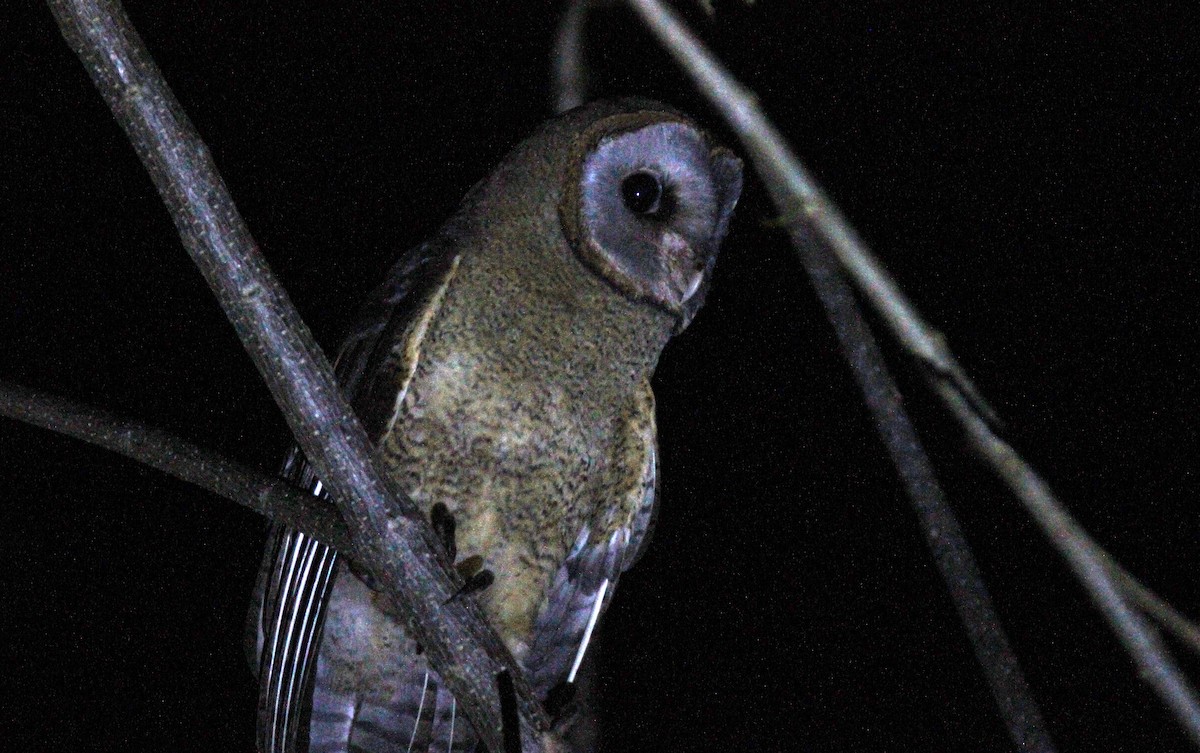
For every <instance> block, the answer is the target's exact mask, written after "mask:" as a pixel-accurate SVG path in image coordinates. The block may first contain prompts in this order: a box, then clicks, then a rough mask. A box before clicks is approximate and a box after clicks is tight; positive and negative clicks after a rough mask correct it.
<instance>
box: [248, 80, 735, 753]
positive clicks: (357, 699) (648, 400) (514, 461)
mask: <svg viewBox="0 0 1200 753" xmlns="http://www.w3.org/2000/svg"><path fill="white" fill-rule="evenodd" d="M740 181H741V173H740V163H739V162H738V161H737V160H736V158H734V157H733V156H732V155H730V154H729V153H728V152H727V151H725V150H724V149H721V148H720V147H715V146H714V145H712V144H711V143H710V141H709V140H708V137H707V136H706V135H705V134H704V133H703V132H701V131H700V130H698V129H697V128H696V127H695V126H694V125H692V124H691V123H690V121H688V120H687V119H685V118H683V117H682V116H680V115H679V114H678V113H675V112H673V111H670V110H669V109H666V108H664V107H663V106H661V105H658V104H656V103H650V102H645V101H620V102H608V103H598V104H595V105H590V106H586V107H584V108H579V109H577V110H574V111H572V112H570V113H567V114H566V115H564V116H561V117H560V118H558V119H556V120H554V121H550V122H549V123H548V124H547V125H546V126H544V127H543V128H542V129H541V130H540V131H538V132H537V133H536V134H535V135H534V136H532V137H530V138H529V139H527V140H526V141H525V142H523V143H522V144H521V145H519V146H518V147H517V148H516V149H514V150H513V152H511V153H510V154H509V156H508V157H507V158H506V159H505V161H504V162H503V163H502V164H501V166H500V167H499V168H497V170H496V171H494V172H493V173H492V175H490V176H489V177H488V178H487V179H486V180H485V181H482V182H481V183H480V184H478V185H477V186H476V187H475V188H474V189H473V190H472V191H471V193H470V194H468V196H467V198H466V200H465V201H464V204H463V206H462V208H461V209H460V211H459V212H458V213H457V214H456V215H455V217H454V218H452V219H451V220H450V221H449V222H448V223H446V225H445V226H444V227H443V228H442V230H441V231H440V232H439V233H438V234H437V236H435V238H433V239H432V240H431V241H429V242H428V243H426V244H424V245H423V246H421V247H419V248H417V249H414V250H413V251H412V252H410V253H409V254H407V255H406V256H405V257H404V258H402V259H401V261H400V262H399V263H398V264H397V265H396V267H395V268H394V269H393V270H392V273H391V275H390V277H389V280H388V282H387V284H385V285H384V286H383V287H382V288H381V289H379V290H378V291H376V294H375V296H374V298H373V299H372V301H371V302H370V303H369V304H368V306H367V307H366V309H365V311H364V314H363V317H362V324H361V325H360V327H359V328H358V330H357V331H356V332H355V333H354V334H353V335H352V336H351V337H350V338H349V339H348V340H347V342H346V343H345V345H344V346H343V348H342V351H341V353H340V355H339V358H338V374H339V378H340V379H341V380H342V383H343V386H344V388H345V389H346V390H347V393H348V395H349V397H350V398H351V401H352V403H353V405H354V407H355V410H356V412H357V413H358V414H359V416H360V418H361V419H362V420H363V422H364V425H365V426H366V428H367V431H368V432H369V433H370V434H371V435H372V438H373V439H374V440H375V441H376V445H377V448H378V451H379V452H380V453H381V454H382V455H383V457H384V458H385V460H386V465H387V466H388V468H389V469H390V471H391V472H392V473H393V474H394V477H395V478H396V479H397V481H398V483H399V485H400V487H401V488H402V489H404V490H405V491H406V492H407V493H408V494H409V495H410V496H411V497H412V499H413V501H414V502H415V503H416V504H417V505H418V506H419V507H420V508H421V509H423V510H426V511H432V510H433V509H434V507H435V506H437V505H444V506H445V508H444V509H445V510H447V511H448V512H449V514H450V517H451V519H452V520H453V522H454V545H455V546H456V548H457V553H458V556H459V558H460V560H461V561H462V563H463V565H464V567H463V568H460V569H463V570H464V572H469V571H479V570H487V571H490V572H491V573H492V574H493V575H494V580H493V581H492V583H491V585H490V586H488V587H487V588H485V589H483V590H482V591H481V592H479V593H478V594H476V595H472V596H464V597H463V598H477V599H479V600H480V601H481V604H482V606H483V608H484V611H485V613H486V614H487V615H488V618H489V620H490V621H491V623H492V625H493V626H494V627H495V628H496V630H497V631H498V632H499V634H500V636H501V638H502V639H503V640H504V642H505V643H506V644H507V645H508V647H509V649H510V650H511V651H512V653H513V655H514V656H515V657H516V658H517V659H518V660H519V661H521V662H522V663H523V665H524V666H525V668H526V671H527V674H528V676H529V679H530V681H531V683H532V685H533V687H534V690H535V692H537V693H539V694H543V695H544V694H545V693H547V692H548V691H550V689H551V688H553V687H554V686H555V685H557V684H559V683H561V682H563V681H564V680H567V679H568V678H570V679H574V672H575V670H576V669H577V667H578V664H579V660H580V658H581V657H582V654H583V650H584V648H585V647H586V638H587V636H588V635H590V632H591V629H592V628H593V627H594V623H595V621H596V618H597V617H598V616H599V614H600V613H601V612H602V611H603V607H604V606H605V605H606V604H607V602H608V599H610V598H611V595H612V592H613V589H614V588H615V585H616V581H617V578H618V576H619V575H620V573H621V572H622V571H623V570H624V569H626V568H627V567H628V566H629V565H630V564H632V562H633V560H634V559H635V558H636V554H637V552H638V551H639V549H640V546H641V545H642V544H643V543H644V542H645V540H646V538H647V533H648V529H649V526H650V522H651V520H652V516H653V511H654V504H655V499H654V491H655V477H656V471H657V469H656V464H657V463H656V452H655V430H654V404H653V395H652V394H651V392H650V387H649V378H650V376H651V374H652V373H653V370H654V367H655V364H656V363H657V361H658V357H659V354H660V352H661V350H662V348H663V346H664V345H665V344H666V342H667V340H668V339H669V338H670V337H671V335H672V334H673V333H674V332H677V331H678V330H680V329H682V327H683V326H686V324H687V322H688V321H689V320H690V318H691V316H692V315H694V313H695V311H696V310H697V309H698V308H699V305H700V303H701V301H702V299H703V294H704V291H705V289H706V288H707V284H708V278H709V276H710V274H711V270H712V265H713V262H714V260H715V255H716V251H717V245H718V244H719V242H720V240H721V239H722V237H723V236H724V233H725V228H726V226H727V223H728V219H729V216H730V214H731V212H732V208H733V204H734V203H735V202H736V200H737V196H738V193H739V191H740V185H741V183H740ZM293 465H294V466H295V467H294V468H293V472H295V471H296V470H297V469H298V468H299V466H300V465H301V464H299V463H293ZM308 480H309V481H314V480H312V479H308ZM275 540H276V546H275V547H274V548H273V549H272V551H271V552H270V553H269V554H268V558H267V560H268V561H267V563H266V564H265V567H264V574H263V577H262V579H261V581H260V586H261V594H260V606H259V607H257V608H256V610H255V611H254V613H253V617H254V618H255V623H256V625H255V645H254V648H255V652H256V656H257V662H258V666H259V671H260V684H261V692H260V709H259V715H260V722H259V725H260V728H259V746H260V749H262V750H264V751H283V750H303V749H308V750H311V751H314V752H315V751H322V752H332V751H347V750H362V751H369V752H370V753H383V751H392V750H405V751H409V750H411V751H416V750H421V751H425V750H437V751H444V750H467V749H469V748H470V747H471V746H473V745H474V739H475V738H474V735H473V733H472V732H471V730H470V727H469V725H468V724H467V722H466V720H465V719H462V718H461V717H460V716H458V715H457V713H456V711H457V709H456V704H455V702H454V699H453V698H452V697H451V696H450V695H449V693H448V692H447V691H446V690H445V689H444V688H443V687H442V683H441V682H440V680H439V678H438V677H437V675H436V673H434V672H432V671H431V670H430V669H429V667H428V665H427V663H426V661H425V659H424V657H423V656H422V655H421V654H420V652H419V647H418V646H416V645H415V643H414V642H413V641H412V640H410V639H409V638H408V637H407V636H406V635H405V633H404V631H403V630H402V629H401V628H400V626H399V625H398V624H397V623H396V622H395V621H394V620H393V619H392V618H391V617H389V616H388V615H387V614H386V613H385V612H384V611H383V610H382V609H381V608H380V601H379V600H380V599H381V597H379V596H378V595H377V594H376V593H375V592H373V591H372V590H371V589H370V588H369V587H368V586H367V585H366V584H365V583H364V582H363V581H362V580H360V578H359V576H358V575H356V574H355V572H353V571H352V570H351V568H349V567H338V565H337V558H336V556H335V555H333V554H332V553H331V552H329V551H328V550H327V549H326V548H325V547H323V546H322V545H320V544H319V543H318V542H315V541H313V540H311V539H308V538H307V537H305V536H303V535H302V534H299V533H297V532H295V531H287V530H283V531H279V532H278V533H277V536H276V539H275ZM310 687H311V691H310Z"/></svg>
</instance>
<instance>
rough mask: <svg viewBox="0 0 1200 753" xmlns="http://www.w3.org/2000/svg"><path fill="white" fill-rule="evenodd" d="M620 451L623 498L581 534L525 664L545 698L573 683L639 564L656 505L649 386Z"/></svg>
mask: <svg viewBox="0 0 1200 753" xmlns="http://www.w3.org/2000/svg"><path fill="white" fill-rule="evenodd" d="M618 448H619V449H618V456H617V457H616V458H614V461H615V462H614V466H615V468H617V469H618V470H617V473H618V474H620V473H621V472H622V471H623V473H624V481H625V483H621V484H616V485H615V486H616V488H618V489H623V491H621V492H620V493H619V495H618V496H619V497H620V499H616V500H613V501H612V504H611V505H609V506H607V508H606V509H605V510H603V511H598V514H597V515H596V516H595V519H594V521H593V522H592V523H591V524H589V525H586V526H584V528H583V530H581V531H580V532H579V535H578V537H577V538H576V540H575V545H574V546H573V547H572V548H571V551H570V552H569V554H568V555H567V558H566V559H565V560H564V561H563V563H562V565H561V566H560V567H559V569H558V571H557V572H556V573H555V576H554V582H553V583H552V584H551V586H550V590H549V591H548V593H547V596H546V602H545V604H544V605H543V607H542V609H541V611H540V612H539V613H538V617H537V620H536V622H535V624H534V635H533V640H532V642H531V645H530V650H529V653H528V657H527V658H526V660H525V668H526V670H527V671H528V673H529V681H530V684H531V685H532V686H533V688H534V692H535V693H538V694H539V695H545V694H546V693H548V692H549V691H550V690H551V689H552V688H554V687H555V686H556V685H558V684H559V683H560V682H563V681H564V680H565V681H568V682H574V681H575V676H576V673H577V672H578V671H579V667H580V664H581V663H582V662H583V657H584V655H585V653H586V651H587V647H588V643H589V641H590V640H591V638H592V632H593V630H594V629H595V627H596V624H597V622H598V621H599V619H600V617H601V616H602V615H603V613H604V611H605V610H606V609H607V608H608V604H609V602H610V601H611V600H612V596H613V592H614V591H615V590H616V587H617V581H618V579H619V578H620V576H621V573H623V572H625V571H626V570H628V569H629V568H630V567H632V566H633V565H634V563H636V562H637V560H638V559H639V558H640V557H641V554H642V552H643V551H644V550H645V547H646V543H647V542H648V541H649V540H650V534H651V533H652V530H653V527H654V520H655V517H656V514H657V509H658V501H657V497H658V494H657V491H658V440H657V437H656V431H655V424H654V394H653V393H652V392H651V391H650V385H649V383H644V384H643V385H642V388H641V390H640V391H639V395H638V400H637V401H636V405H635V406H634V409H633V411H632V414H631V415H630V416H629V417H628V419H627V420H626V422H625V430H624V432H623V436H622V437H621V441H620V442H619V443H618Z"/></svg>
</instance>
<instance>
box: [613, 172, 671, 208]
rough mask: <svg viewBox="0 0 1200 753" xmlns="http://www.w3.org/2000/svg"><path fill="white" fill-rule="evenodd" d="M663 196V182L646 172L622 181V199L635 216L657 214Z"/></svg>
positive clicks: (634, 174) (637, 173)
mask: <svg viewBox="0 0 1200 753" xmlns="http://www.w3.org/2000/svg"><path fill="white" fill-rule="evenodd" d="M662 195H663V187H662V182H661V181H660V180H659V179H658V176H657V175H655V174H654V173H651V172H647V171H646V170H638V171H637V172H636V173H631V174H630V175H629V176H628V177H626V178H625V180H623V181H621V199H622V201H624V202H625V206H627V207H629V211H631V212H633V213H634V214H646V215H653V214H657V213H658V211H659V204H660V203H661V201H662Z"/></svg>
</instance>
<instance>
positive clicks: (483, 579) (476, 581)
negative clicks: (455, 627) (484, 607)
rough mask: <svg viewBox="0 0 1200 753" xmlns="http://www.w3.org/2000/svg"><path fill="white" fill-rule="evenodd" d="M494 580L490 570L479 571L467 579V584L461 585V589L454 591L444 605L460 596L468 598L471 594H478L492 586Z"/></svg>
mask: <svg viewBox="0 0 1200 753" xmlns="http://www.w3.org/2000/svg"><path fill="white" fill-rule="evenodd" d="M495 580H496V576H495V574H494V573H493V572H492V571H491V570H488V569H487V568H484V569H483V570H479V571H478V572H476V573H475V574H474V575H472V576H471V577H469V578H467V582H466V583H464V584H463V586H462V588H460V589H458V590H457V591H455V592H454V595H453V596H451V597H450V598H449V599H446V603H447V604H449V603H450V602H452V601H454V600H456V599H457V598H458V597H460V596H468V595H470V594H473V593H478V592H480V591H482V590H483V589H485V588H487V587H488V586H490V585H492V583H493V582H495Z"/></svg>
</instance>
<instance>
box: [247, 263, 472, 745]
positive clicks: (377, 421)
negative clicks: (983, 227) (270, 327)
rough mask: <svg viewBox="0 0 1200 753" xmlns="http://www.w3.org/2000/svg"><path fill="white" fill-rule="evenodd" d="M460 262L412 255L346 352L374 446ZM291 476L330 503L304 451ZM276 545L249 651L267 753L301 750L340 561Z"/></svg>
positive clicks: (353, 399)
mask: <svg viewBox="0 0 1200 753" xmlns="http://www.w3.org/2000/svg"><path fill="white" fill-rule="evenodd" d="M457 264H458V257H457V256H456V255H455V254H453V253H452V251H451V250H450V248H449V246H448V245H443V244H439V243H437V242H431V243H426V244H424V245H421V246H418V247H416V248H414V249H412V250H411V251H409V252H408V253H406V254H405V255H403V256H402V257H401V258H400V260H399V261H398V262H397V263H396V264H395V265H394V266H393V267H392V269H391V271H390V272H389V274H388V276H387V280H386V282H385V283H384V284H383V285H381V286H380V287H379V288H377V289H376V290H375V291H374V292H373V293H372V294H371V296H370V298H369V299H368V302H367V304H366V305H365V306H364V308H363V309H362V311H361V312H360V315H359V320H358V321H359V323H358V325H357V326H356V328H355V329H354V331H353V332H352V333H351V334H350V336H349V337H348V338H347V339H346V340H345V341H344V343H343V344H342V347H341V350H340V351H339V352H338V358H337V362H336V366H335V372H336V374H337V377H338V382H339V384H340V385H341V388H342V391H343V393H344V394H345V395H346V397H347V399H349V401H350V403H351V405H352V406H353V407H354V410H355V412H356V413H357V414H358V417H359V419H360V420H361V421H362V422H363V426H364V428H365V429H366V431H367V434H368V435H369V436H370V437H371V440H372V441H373V442H374V441H377V440H378V439H379V437H380V436H381V435H382V434H383V433H384V431H385V429H386V427H388V426H389V425H390V423H391V421H392V419H393V416H394V411H395V407H396V406H397V405H398V404H399V400H398V397H397V395H398V394H399V395H401V396H402V395H403V392H404V390H405V389H406V388H407V385H408V381H409V379H410V378H411V376H412V372H413V370H414V369H415V366H416V359H417V357H418V356H419V349H420V340H421V338H422V337H423V336H424V332H425V328H426V326H427V325H428V323H429V319H430V317H431V316H432V315H433V312H432V309H434V308H436V304H437V302H438V301H440V299H441V295H442V292H443V291H444V290H445V287H446V285H448V284H449V281H450V278H451V277H453V274H454V270H455V269H456V268H457ZM283 475H284V476H285V477H286V478H288V479H290V480H292V481H295V482H297V483H299V484H302V485H303V486H305V487H306V488H309V489H311V490H312V491H313V493H314V494H317V495H321V496H323V495H324V492H323V490H322V488H321V482H320V480H319V479H317V477H316V475H315V474H314V473H313V471H312V469H311V468H310V467H309V466H308V463H307V462H306V461H305V460H304V457H303V455H302V454H301V453H300V451H299V450H298V449H297V448H293V449H292V451H291V452H290V453H289V455H288V458H287V460H286V462H285V463H284V467H283ZM269 541H270V542H271V544H270V545H269V546H268V547H267V551H266V555H265V558H264V561H263V567H262V570H261V571H260V573H259V579H258V584H257V586H256V588H255V596H254V601H253V603H252V605H251V612H250V625H249V627H250V635H249V636H248V641H247V648H248V649H249V650H251V651H252V656H251V665H252V667H254V668H255V669H256V670H257V672H258V675H259V704H258V749H259V750H260V751H263V753H268V752H270V753H277V752H282V751H291V750H293V749H295V748H296V744H295V741H296V739H297V734H298V731H299V730H300V725H301V721H302V719H303V717H304V715H305V713H306V712H307V707H308V705H309V699H310V697H311V693H312V679H313V674H314V670H315V665H316V658H317V650H318V647H319V645H320V641H321V628H322V624H323V621H324V615H325V607H326V604H327V602H328V598H329V593H330V589H331V588H332V584H333V579H334V575H335V573H336V570H337V564H338V555H337V552H335V551H333V550H331V549H330V548H329V547H327V546H325V545H324V544H322V543H321V542H319V541H317V540H315V539H313V538H311V537H310V536H307V535H305V534H303V533H301V532H300V531H297V530H295V529H293V528H288V527H286V526H274V527H273V528H272V531H271V537H270V539H269Z"/></svg>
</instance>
